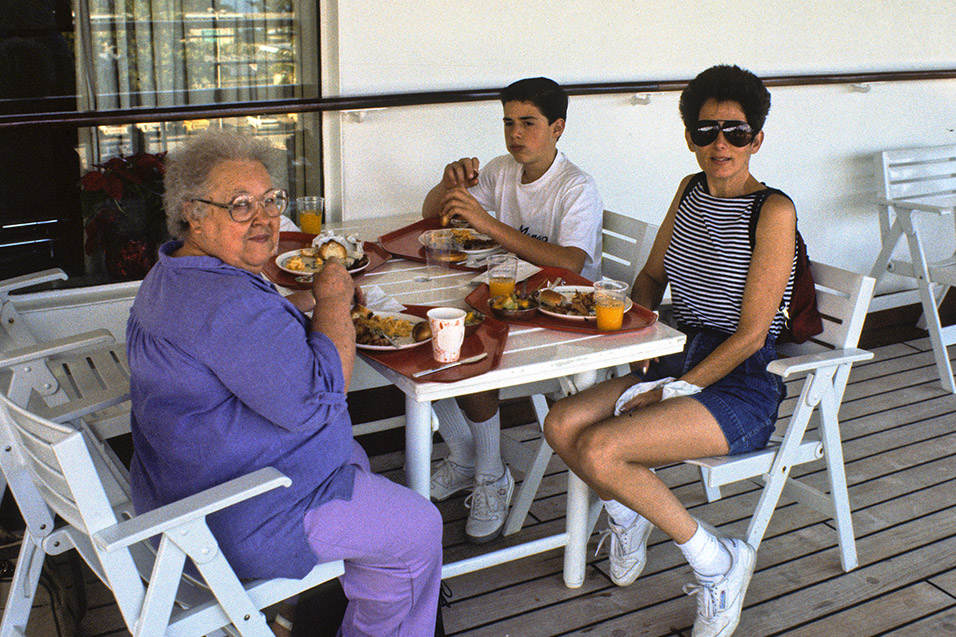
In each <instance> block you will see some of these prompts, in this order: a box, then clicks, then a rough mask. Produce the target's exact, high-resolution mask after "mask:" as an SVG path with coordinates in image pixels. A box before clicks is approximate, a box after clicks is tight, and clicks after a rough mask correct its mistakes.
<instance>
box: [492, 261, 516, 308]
mask: <svg viewBox="0 0 956 637" xmlns="http://www.w3.org/2000/svg"><path fill="white" fill-rule="evenodd" d="M517 274H518V259H516V258H515V257H513V256H511V255H508V254H493V255H491V256H490V257H488V296H489V297H490V298H495V297H496V296H509V295H511V294H514V291H515V278H516V277H517Z"/></svg>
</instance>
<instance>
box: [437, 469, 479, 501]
mask: <svg viewBox="0 0 956 637" xmlns="http://www.w3.org/2000/svg"><path fill="white" fill-rule="evenodd" d="M474 484H475V470H474V468H469V467H463V466H461V465H458V464H455V463H454V462H452V461H451V460H449V459H448V458H445V459H444V460H442V461H441V462H440V463H438V467H436V468H435V472H434V473H432V480H431V494H432V499H433V500H437V501H439V502H441V501H442V500H445V499H447V498H448V497H450V496H452V495H454V494H456V493H458V492H459V491H464V490H465V489H470V488H471V487H472V486H473V485H474Z"/></svg>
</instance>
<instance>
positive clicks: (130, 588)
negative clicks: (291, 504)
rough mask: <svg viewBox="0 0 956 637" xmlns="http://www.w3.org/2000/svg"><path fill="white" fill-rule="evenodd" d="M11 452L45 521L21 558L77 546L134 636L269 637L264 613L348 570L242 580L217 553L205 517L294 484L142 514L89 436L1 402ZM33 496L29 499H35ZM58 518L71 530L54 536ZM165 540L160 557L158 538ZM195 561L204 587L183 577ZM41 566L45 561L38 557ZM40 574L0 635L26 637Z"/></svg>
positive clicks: (279, 478) (328, 568)
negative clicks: (230, 636) (189, 563)
mask: <svg viewBox="0 0 956 637" xmlns="http://www.w3.org/2000/svg"><path fill="white" fill-rule="evenodd" d="M0 431H2V436H3V437H4V438H5V440H4V443H5V446H6V450H5V453H4V454H3V458H4V461H5V462H6V463H8V464H10V463H16V464H17V465H18V466H19V467H21V468H22V469H23V471H18V472H16V473H15V475H17V476H18V477H23V478H25V479H23V480H18V481H17V483H16V484H14V483H13V482H11V489H13V490H14V493H15V494H16V495H17V497H18V502H27V501H29V502H41V503H43V506H44V507H45V516H46V519H45V520H44V522H43V523H42V524H41V525H39V526H38V527H37V528H28V531H27V534H26V535H25V536H24V541H23V546H22V547H21V557H20V559H21V560H24V561H30V560H31V558H40V557H42V555H43V554H44V553H45V554H50V555H56V554H59V553H63V552H65V551H68V550H70V549H72V548H75V549H76V550H77V552H78V553H79V554H80V555H81V556H82V558H83V559H84V560H85V561H86V563H87V564H88V565H89V566H90V568H91V569H92V570H93V572H94V573H96V575H97V576H98V577H99V578H100V579H101V580H102V581H103V583H104V584H106V586H108V587H109V588H110V590H111V591H112V592H113V596H114V597H115V599H116V603H117V605H118V607H119V610H120V612H121V614H122V615H123V620H124V621H125V623H126V626H127V628H128V629H129V630H130V632H131V633H132V634H134V635H146V636H152V635H182V636H187V635H194V636H198V635H210V634H216V635H218V634H223V633H224V632H227V633H229V634H236V633H238V634H240V635H257V636H260V637H271V636H272V631H271V630H270V629H269V627H268V625H267V624H266V620H265V617H264V615H263V614H262V612H261V609H263V608H265V607H268V606H271V605H273V604H275V603H277V602H279V601H281V600H283V599H286V598H288V597H291V596H293V595H295V594H298V593H300V592H302V591H304V590H306V589H308V588H311V587H313V586H316V585H317V584H320V583H322V582H324V581H327V580H329V579H332V578H334V577H338V576H339V575H341V574H342V573H343V572H344V567H343V564H342V562H341V561H336V562H329V563H326V564H320V565H318V566H316V567H315V568H314V569H313V570H312V571H311V572H310V573H309V574H308V575H307V576H306V577H304V578H302V579H281V578H280V579H272V580H253V581H248V580H246V581H240V580H239V578H238V577H236V575H235V573H234V571H233V570H232V568H231V567H230V565H229V563H228V562H227V560H226V558H225V557H224V556H223V554H222V552H221V551H220V550H219V548H218V545H217V543H216V540H215V538H214V537H213V535H212V533H211V532H210V530H209V527H208V526H207V524H206V516H207V515H209V514H212V513H214V512H216V511H218V510H221V509H223V508H225V507H228V506H231V505H233V504H236V503H238V502H241V501H243V500H245V499H248V498H251V497H254V496H256V495H258V494H260V493H264V492H265V491H268V490H270V489H274V488H277V487H284V486H288V485H289V484H291V482H290V480H289V479H288V478H287V477H285V476H284V475H282V474H281V473H280V472H279V471H277V470H275V469H273V468H271V467H267V468H264V469H261V470H259V471H256V472H254V473H251V474H248V475H245V476H242V477H239V478H236V479H235V480H231V481H229V482H226V483H224V484H222V485H219V486H217V487H214V488H212V489H208V490H206V491H203V492H201V493H198V494H196V495H193V496H190V497H188V498H184V499H183V500H180V501H178V502H175V503H172V504H170V505H167V506H164V507H161V508H159V509H155V510H153V511H150V512H148V513H144V514H141V515H136V514H135V513H134V511H133V508H132V506H131V503H130V501H129V499H128V497H127V496H126V493H127V491H128V489H127V488H122V485H118V484H117V478H116V476H115V474H113V473H112V472H111V471H109V470H107V469H106V468H104V466H103V460H102V458H101V457H100V456H98V454H96V453H91V452H90V440H89V434H88V433H87V432H84V431H81V430H79V429H76V428H74V427H72V426H71V425H69V424H57V423H54V422H52V421H50V420H47V419H45V418H42V417H40V416H37V415H36V414H33V413H31V412H29V411H27V410H25V409H22V408H20V407H18V406H17V405H15V404H13V403H12V402H11V401H10V400H9V399H8V398H6V397H4V396H0ZM27 494H29V495H27ZM54 516H58V517H59V518H60V519H62V521H63V525H61V526H58V527H56V528H54V524H53V518H54ZM154 537H158V538H159V544H158V549H157V550H154V548H153V545H152V544H151V542H150V539H151V538H154ZM187 558H189V559H190V560H192V562H193V563H194V564H195V566H196V568H197V569H198V571H199V573H200V575H201V580H202V581H200V580H198V579H196V578H193V577H190V576H188V575H187V574H186V573H185V572H184V567H185V564H186V559H187ZM33 561H34V562H36V563H42V559H33ZM38 578H39V568H38V567H37V568H35V569H29V570H27V569H24V570H23V571H22V572H21V571H20V569H18V574H17V576H16V577H14V580H13V584H12V588H11V590H10V594H9V596H8V602H7V607H6V609H5V611H4V616H3V622H2V625H0V635H3V637H6V636H7V635H24V634H25V633H26V628H27V622H28V620H29V615H30V608H31V602H32V598H33V593H34V591H35V589H36V584H37V580H38Z"/></svg>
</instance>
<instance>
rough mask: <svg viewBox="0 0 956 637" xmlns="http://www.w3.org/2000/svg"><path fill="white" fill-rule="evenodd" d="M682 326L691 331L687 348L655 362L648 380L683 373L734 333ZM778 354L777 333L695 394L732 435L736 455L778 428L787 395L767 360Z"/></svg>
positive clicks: (754, 446)
mask: <svg viewBox="0 0 956 637" xmlns="http://www.w3.org/2000/svg"><path fill="white" fill-rule="evenodd" d="M678 329H680V330H681V331H682V332H684V333H685V334H687V345H686V346H685V347H684V351H682V352H680V353H677V354H672V355H671V356H666V357H662V358H661V359H660V360H659V361H655V362H654V363H652V364H651V366H650V369H648V371H647V374H646V376H645V379H646V380H656V379H658V378H664V377H667V376H673V377H674V378H680V377H681V376H682V375H683V374H685V373H686V372H687V371H688V370H689V369H691V368H692V367H694V366H695V365H697V364H698V363H700V362H701V361H702V360H703V359H704V358H706V357H707V356H708V355H709V354H710V353H711V352H713V351H714V349H716V348H717V346H718V345H720V344H721V343H723V342H724V341H725V340H727V338H728V337H729V336H730V335H729V334H724V333H721V332H716V331H713V330H701V329H697V328H690V327H686V326H680V327H679V328H678ZM776 358H777V350H776V338H775V337H767V342H766V343H764V346H763V347H762V348H760V349H759V350H758V351H757V352H755V353H754V354H753V355H752V356H751V357H750V358H748V359H747V360H745V361H744V362H743V363H741V364H740V365H738V366H737V367H736V368H734V369H733V370H732V371H731V372H730V373H729V374H727V375H726V376H724V377H723V378H721V379H720V380H719V381H717V382H716V383H714V384H712V385H710V386H709V387H705V388H704V389H703V390H701V391H700V392H699V393H697V394H694V395H693V396H690V398H693V399H694V400H696V401H698V402H699V403H701V404H702V405H703V406H704V407H706V408H707V410H708V411H709V412H710V413H711V414H712V415H713V417H714V418H715V419H716V420H717V423H718V424H719V425H720V428H721V430H722V431H723V432H724V437H725V438H727V445H728V446H729V447H730V455H733V454H737V453H745V452H747V451H754V450H756V449H762V448H763V447H765V446H766V445H767V441H768V440H769V439H770V436H771V434H773V431H774V424H775V423H776V421H777V410H778V409H779V408H780V403H781V402H782V401H783V399H784V397H785V396H786V388H785V387H784V384H783V381H782V380H781V379H780V377H779V376H777V375H775V374H771V373H770V372H768V371H767V365H768V364H769V363H770V361H773V360H775V359H776Z"/></svg>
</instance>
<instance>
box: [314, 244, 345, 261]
mask: <svg viewBox="0 0 956 637" xmlns="http://www.w3.org/2000/svg"><path fill="white" fill-rule="evenodd" d="M319 256H320V257H322V258H323V259H331V258H332V257H335V258H336V259H341V260H342V261H345V260H346V259H347V258H348V256H349V251H348V250H347V249H346V248H345V246H344V245H342V244H341V243H339V242H338V241H326V242H325V243H323V244H322V247H320V248H319Z"/></svg>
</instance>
